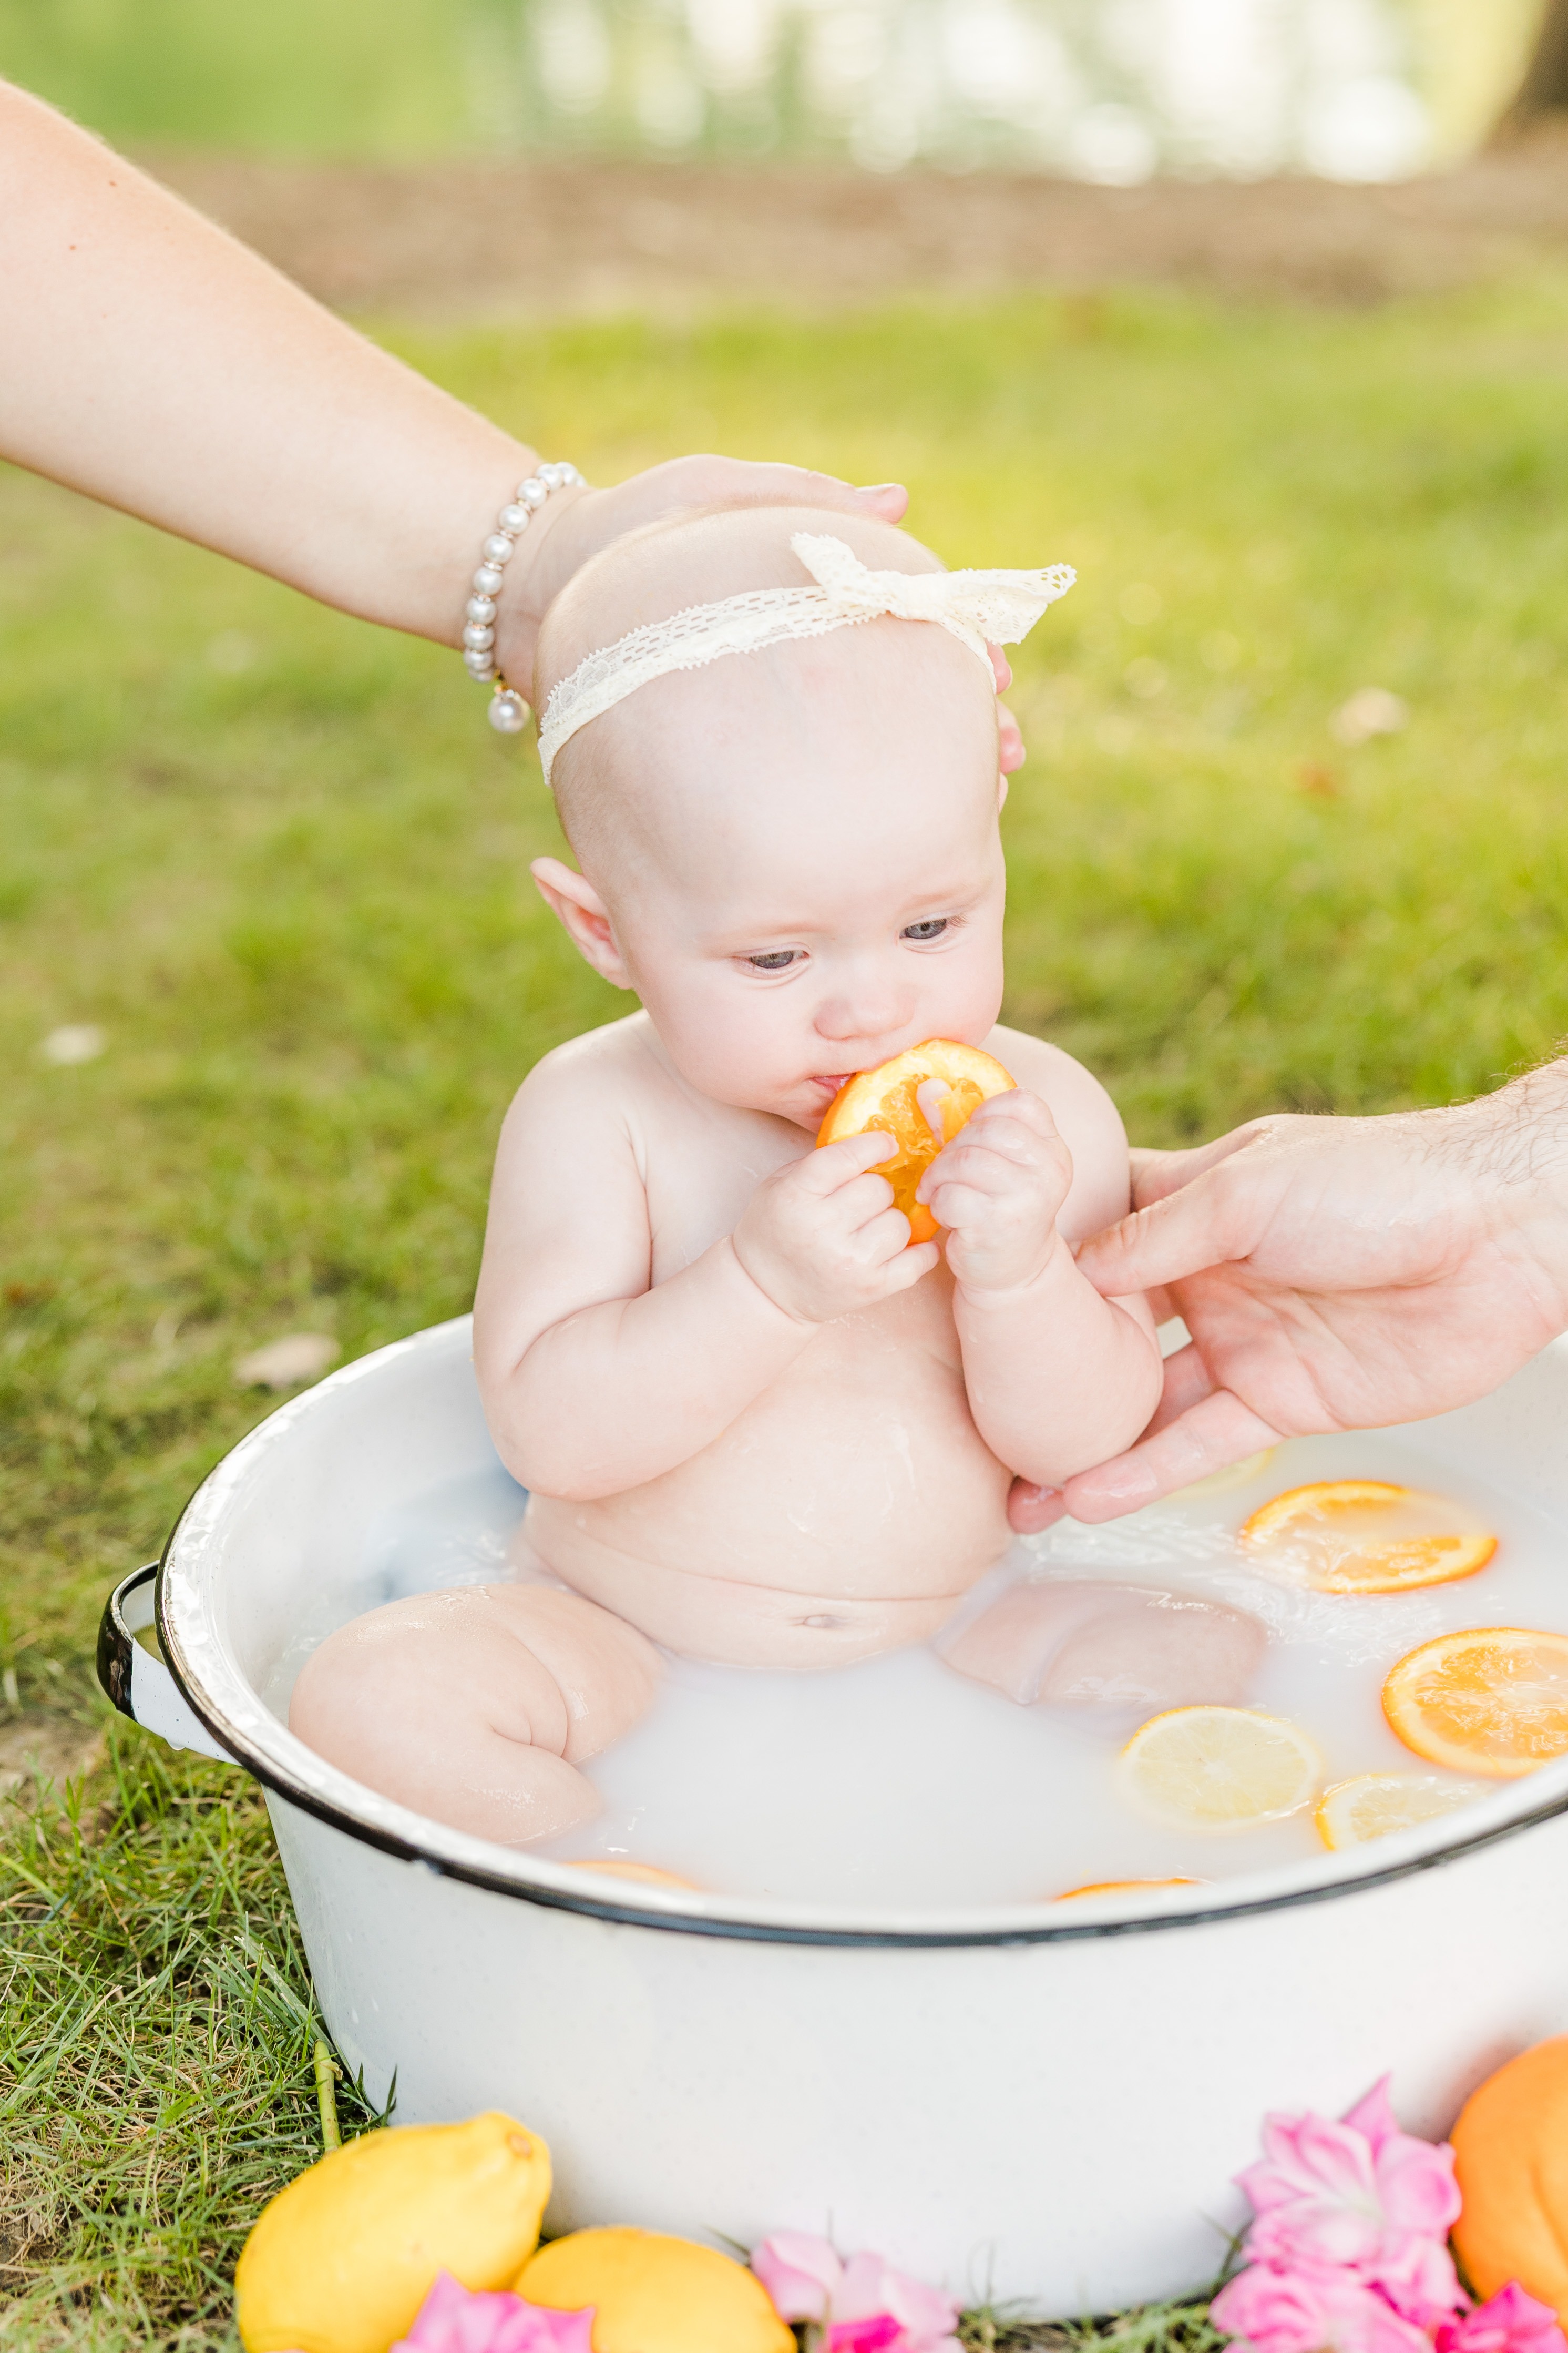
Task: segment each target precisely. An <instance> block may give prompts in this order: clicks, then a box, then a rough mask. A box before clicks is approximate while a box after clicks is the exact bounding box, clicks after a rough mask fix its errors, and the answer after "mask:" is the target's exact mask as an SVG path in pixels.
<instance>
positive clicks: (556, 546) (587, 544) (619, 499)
mask: <svg viewBox="0 0 1568 2353" xmlns="http://www.w3.org/2000/svg"><path fill="white" fill-rule="evenodd" d="M909 503H910V494H909V492H908V491H906V490H905V489H904V487H903V485H902V483H901V482H877V483H874V484H873V485H872V486H871V487H870V488H869V489H867V490H856V489H854V488H852V487H851V485H850V484H849V483H847V482H841V481H840V480H838V478H837V475H835V474H814V473H812V472H811V471H810V470H808V469H807V468H806V467H805V466H775V465H756V464H752V463H751V462H749V461H748V460H747V459H743V458H713V457H703V458H670V459H666V461H665V463H664V464H663V465H661V466H649V467H648V468H647V470H645V471H644V472H643V473H640V474H633V475H632V476H631V477H630V479H629V480H626V481H624V482H617V483H616V485H615V486H614V488H613V489H610V490H597V489H595V488H594V487H593V486H592V485H589V486H588V487H586V488H584V489H583V490H577V491H567V492H565V493H562V492H561V491H557V492H556V494H555V496H554V497H553V498H552V499H551V500H549V501H547V502H546V504H545V505H544V506H542V507H541V508H540V509H539V511H538V512H537V513H536V515H535V516H534V520H533V525H532V528H531V530H530V531H529V533H527V536H526V537H525V538H524V540H523V543H522V548H521V551H520V554H522V555H523V556H524V558H525V559H526V569H523V570H522V571H521V583H520V589H521V593H519V594H516V595H514V596H512V597H510V598H509V597H507V596H505V595H504V593H503V595H502V597H501V603H500V612H499V613H498V615H497V617H496V655H497V667H498V669H499V670H500V672H501V674H502V676H503V677H505V678H507V679H508V680H510V681H511V682H512V683H513V684H514V685H516V686H517V687H518V689H519V691H521V692H523V693H526V692H527V691H528V685H529V681H531V678H532V676H533V649H534V643H535V641H536V639H537V638H538V635H539V625H540V622H541V621H542V619H543V617H544V612H545V608H546V607H547V606H548V605H549V604H550V603H551V601H552V598H554V597H555V596H559V594H560V593H561V590H562V589H563V587H564V586H565V585H566V583H567V581H568V580H570V578H571V577H572V575H573V574H574V572H575V571H576V570H577V569H578V567H579V566H580V565H584V564H585V563H586V562H587V560H588V558H589V557H590V556H591V555H596V554H598V552H599V550H600V549H601V548H602V547H607V546H608V545H609V544H610V542H611V541H612V540H616V539H622V538H624V537H625V535H626V533H627V532H628V531H640V530H641V529H642V527H643V525H644V524H645V523H650V522H663V520H664V519H665V517H666V516H667V515H674V514H681V513H686V512H694V511H696V510H698V509H700V508H703V507H718V506H725V507H734V506H756V507H764V506H779V507H784V506H788V507H839V508H842V509H843V510H844V512H846V513H854V514H873V515H877V516H879V517H880V519H881V520H882V522H900V521H901V520H902V517H903V514H904V512H905V509H906V508H907V507H908V505H909ZM520 568H521V567H520ZM510 585H511V584H510V581H509V583H508V586H510Z"/></svg>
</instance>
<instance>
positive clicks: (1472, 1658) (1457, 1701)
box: [1383, 1626, 1568, 1781]
mask: <svg viewBox="0 0 1568 2353" xmlns="http://www.w3.org/2000/svg"><path fill="white" fill-rule="evenodd" d="M1383 1712H1384V1715H1385V1716H1386V1717H1387V1718H1388V1721H1389V1723H1390V1724H1391V1725H1393V1727H1394V1731H1395V1732H1396V1733H1397V1734H1398V1736H1399V1737H1400V1739H1401V1740H1403V1741H1404V1743H1405V1746H1406V1748H1413V1749H1414V1750H1415V1754H1416V1756H1417V1757H1426V1760H1427V1762H1428V1763H1429V1764H1432V1765H1447V1766H1448V1767H1450V1768H1451V1769H1452V1770H1453V1771H1455V1772H1458V1773H1486V1774H1489V1775H1490V1776H1491V1777H1492V1778H1494V1779H1496V1780H1500V1781H1507V1780H1511V1779H1512V1778H1514V1777H1515V1776H1516V1775H1517V1774H1520V1773H1533V1772H1534V1770H1535V1768H1536V1767H1537V1766H1538V1765H1546V1764H1549V1763H1550V1762H1551V1760H1552V1757H1563V1756H1568V1634H1542V1633H1539V1632H1536V1631H1533V1630H1531V1629H1530V1628H1528V1627H1521V1626H1467V1627H1464V1628H1462V1629H1461V1630H1460V1631H1459V1632H1458V1633H1457V1634H1439V1635H1438V1636H1437V1638H1436V1641H1431V1642H1423V1643H1422V1644H1421V1647H1420V1649H1419V1650H1415V1651H1410V1652H1409V1653H1408V1654H1407V1655H1406V1656H1405V1658H1403V1659H1401V1660H1400V1662H1399V1663H1398V1665H1397V1666H1396V1667H1394V1669H1392V1671H1391V1672H1390V1673H1389V1677H1388V1680H1387V1682H1386V1683H1384V1686H1383Z"/></svg>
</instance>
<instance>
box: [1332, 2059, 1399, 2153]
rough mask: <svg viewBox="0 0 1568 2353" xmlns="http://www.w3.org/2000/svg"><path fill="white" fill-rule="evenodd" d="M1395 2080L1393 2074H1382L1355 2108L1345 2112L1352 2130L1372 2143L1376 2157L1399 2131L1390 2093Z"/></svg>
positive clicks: (1346, 2119)
mask: <svg viewBox="0 0 1568 2353" xmlns="http://www.w3.org/2000/svg"><path fill="white" fill-rule="evenodd" d="M1393 2081H1394V2078H1393V2076H1392V2075H1380V2076H1379V2078H1378V2080H1377V2082H1376V2083H1375V2084H1373V2087H1372V2089H1371V2091H1370V2092H1368V2093H1367V2094H1365V2095H1364V2097H1363V2098H1362V2099H1359V2100H1358V2101H1357V2102H1356V2104H1355V2105H1354V2107H1353V2108H1347V2109H1346V2110H1345V2113H1344V2117H1343V2122H1344V2123H1345V2124H1346V2125H1348V2126H1349V2127H1350V2129H1351V2131H1352V2132H1353V2133H1360V2134H1361V2136H1362V2137H1363V2139H1364V2140H1366V2141H1367V2142H1368V2143H1370V2145H1371V2148H1372V2153H1373V2157H1374V2158H1375V2157H1376V2156H1377V2154H1378V2152H1379V2151H1380V2150H1381V2148H1382V2147H1383V2145H1384V2142H1385V2141H1387V2140H1390V2139H1392V2138H1393V2137H1394V2136H1395V2135H1396V2134H1398V2133H1399V2126H1398V2124H1397V2123H1396V2121H1395V2119H1394V2105H1393V2102H1392V2101H1391V2100H1390V2098H1389V2094H1388V2087H1389V2085H1390V2084H1392V2083H1393ZM1401 2137H1403V2136H1401Z"/></svg>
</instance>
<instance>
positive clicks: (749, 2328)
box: [307, 2230, 795, 2353]
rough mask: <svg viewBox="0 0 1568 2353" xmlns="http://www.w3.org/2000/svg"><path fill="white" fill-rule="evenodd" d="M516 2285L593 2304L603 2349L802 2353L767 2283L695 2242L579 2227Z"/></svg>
mask: <svg viewBox="0 0 1568 2353" xmlns="http://www.w3.org/2000/svg"><path fill="white" fill-rule="evenodd" d="M515 2284H516V2287H517V2292H518V2294H519V2295H521V2296H526V2297H527V2299H528V2301H529V2303H530V2304H547V2305H549V2306H552V2308H553V2309H554V2310H555V2311H557V2312H578V2311H581V2309H582V2307H583V2306H584V2305H585V2304H591V2305H592V2306H594V2353H795V2332H794V2330H793V2329H789V2328H786V2327H784V2322H783V2321H782V2320H781V2319H780V2318H779V2316H778V2314H777V2313H776V2312H775V2311H774V2310H773V2306H772V2304H771V2303H770V2302H769V2301H768V2295H767V2290H766V2289H765V2288H764V2287H763V2284H762V2282H761V2280H759V2279H758V2278H757V2277H756V2276H755V2275H754V2274H752V2273H751V2272H749V2271H746V2270H745V2269H744V2268H743V2267H742V2265H741V2264H740V2263H731V2260H730V2257H729V2256H728V2255H721V2254H719V2253H716V2251H715V2250H714V2249H713V2248H712V2247H700V2246H698V2245H697V2244H696V2242H694V2241H693V2240H690V2239H667V2238H663V2237H661V2236H660V2235H659V2233H658V2232H655V2231H626V2230H622V2231H574V2232H572V2233H571V2234H570V2236H569V2237H567V2238H564V2239H555V2240H552V2242H551V2244H550V2245H549V2246H548V2247H541V2249H540V2250H539V2253H537V2254H536V2255H535V2256H534V2257H533V2258H532V2260H531V2262H529V2263H525V2264H524V2265H523V2267H522V2271H521V2274H520V2275H519V2277H518V2279H517V2281H516V2283H515ZM307 2353H308V2349H307Z"/></svg>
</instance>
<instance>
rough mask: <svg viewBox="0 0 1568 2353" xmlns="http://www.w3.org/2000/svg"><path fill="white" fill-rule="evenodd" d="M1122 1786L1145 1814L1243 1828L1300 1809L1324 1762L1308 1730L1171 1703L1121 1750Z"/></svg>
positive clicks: (1188, 1826)
mask: <svg viewBox="0 0 1568 2353" xmlns="http://www.w3.org/2000/svg"><path fill="white" fill-rule="evenodd" d="M1118 1769H1119V1771H1120V1774H1121V1782H1122V1786H1123V1788H1125V1789H1126V1790H1127V1791H1128V1793H1129V1795H1130V1796H1131V1797H1132V1798H1133V1799H1135V1800H1136V1801H1137V1803H1138V1804H1139V1805H1140V1806H1141V1807H1142V1810H1144V1812H1145V1813H1150V1814H1152V1815H1154V1816H1155V1817H1156V1818H1157V1820H1161V1821H1164V1822H1173V1823H1174V1824H1176V1825H1177V1826H1178V1827H1179V1828H1180V1829H1183V1830H1196V1831H1245V1830H1251V1829H1252V1828H1253V1826H1254V1825H1255V1824H1256V1823H1258V1822H1276V1821H1279V1820H1283V1818H1284V1817H1285V1816H1286V1815H1287V1814H1295V1813H1300V1810H1301V1808H1302V1807H1303V1806H1306V1805H1310V1803H1311V1800H1312V1799H1313V1798H1314V1797H1315V1796H1316V1795H1317V1793H1318V1789H1319V1787H1320V1785H1321V1781H1322V1778H1323V1761H1322V1758H1321V1757H1320V1756H1319V1754H1318V1752H1317V1750H1316V1749H1315V1748H1314V1747H1313V1746H1312V1744H1311V1742H1310V1740H1309V1739H1308V1738H1307V1736H1306V1735H1305V1733H1302V1732H1298V1731H1297V1729H1296V1726H1295V1725H1293V1724H1287V1723H1285V1722H1284V1720H1283V1719H1282V1718H1281V1717H1279V1716H1277V1715H1261V1714H1260V1713H1259V1712H1258V1710H1257V1709H1254V1708H1249V1707H1173V1708H1167V1709H1166V1711H1165V1713H1164V1714H1163V1715H1153V1716H1151V1717H1150V1719H1149V1721H1148V1723H1147V1724H1145V1725H1140V1727H1139V1729H1138V1730H1137V1731H1136V1732H1135V1733H1134V1734H1133V1736H1132V1737H1131V1740H1130V1741H1129V1742H1128V1744H1127V1746H1126V1747H1125V1748H1124V1749H1123V1750H1122V1752H1121V1761H1120V1766H1119V1768H1118Z"/></svg>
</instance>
